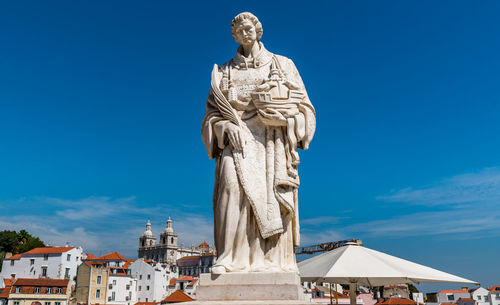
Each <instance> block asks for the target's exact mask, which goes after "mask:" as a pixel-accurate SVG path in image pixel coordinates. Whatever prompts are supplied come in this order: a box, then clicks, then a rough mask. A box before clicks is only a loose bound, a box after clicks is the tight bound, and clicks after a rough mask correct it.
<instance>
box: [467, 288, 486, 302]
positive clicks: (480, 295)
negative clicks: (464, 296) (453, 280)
mask: <svg viewBox="0 0 500 305" xmlns="http://www.w3.org/2000/svg"><path fill="white" fill-rule="evenodd" d="M469 292H470V295H471V298H472V299H473V300H474V301H476V305H490V302H489V299H490V292H489V291H488V290H487V289H485V288H483V287H478V288H473V289H469Z"/></svg>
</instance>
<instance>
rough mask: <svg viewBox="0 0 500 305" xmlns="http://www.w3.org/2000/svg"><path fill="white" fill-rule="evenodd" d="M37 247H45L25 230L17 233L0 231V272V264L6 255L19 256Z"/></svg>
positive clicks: (38, 239) (0, 266) (0, 264)
mask: <svg viewBox="0 0 500 305" xmlns="http://www.w3.org/2000/svg"><path fill="white" fill-rule="evenodd" d="M39 247H45V244H44V243H43V241H42V240H41V239H40V238H38V237H36V236H32V235H31V234H29V233H28V232H27V231H26V230H21V231H19V233H17V232H16V231H8V230H5V231H0V270H2V262H3V259H4V258H5V255H6V254H7V253H12V254H19V253H24V252H26V251H29V250H31V249H34V248H39Z"/></svg>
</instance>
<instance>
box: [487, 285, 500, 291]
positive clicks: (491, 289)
mask: <svg viewBox="0 0 500 305" xmlns="http://www.w3.org/2000/svg"><path fill="white" fill-rule="evenodd" d="M489 291H490V292H500V285H496V286H491V287H490V289H489Z"/></svg>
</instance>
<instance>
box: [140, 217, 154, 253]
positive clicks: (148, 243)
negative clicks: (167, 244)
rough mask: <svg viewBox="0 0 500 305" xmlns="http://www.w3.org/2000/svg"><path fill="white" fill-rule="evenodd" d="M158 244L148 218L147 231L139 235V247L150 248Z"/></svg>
mask: <svg viewBox="0 0 500 305" xmlns="http://www.w3.org/2000/svg"><path fill="white" fill-rule="evenodd" d="M154 246H156V236H154V235H153V232H152V231H151V222H150V221H149V220H148V222H147V223H146V231H144V234H142V236H141V237H139V249H143V248H149V247H154Z"/></svg>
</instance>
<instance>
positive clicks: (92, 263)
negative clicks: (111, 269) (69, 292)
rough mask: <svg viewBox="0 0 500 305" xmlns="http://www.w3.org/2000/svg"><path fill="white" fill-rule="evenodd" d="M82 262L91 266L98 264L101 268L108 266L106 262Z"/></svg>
mask: <svg viewBox="0 0 500 305" xmlns="http://www.w3.org/2000/svg"><path fill="white" fill-rule="evenodd" d="M83 262H84V263H85V264H87V265H89V266H90V267H92V266H98V265H100V266H102V267H103V268H107V267H108V265H107V263H106V262H93V261H88V260H84V261H83Z"/></svg>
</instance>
